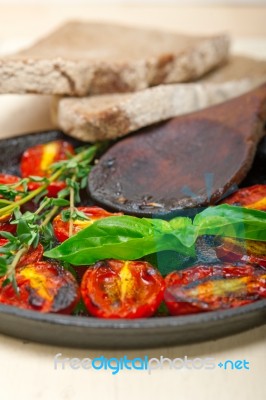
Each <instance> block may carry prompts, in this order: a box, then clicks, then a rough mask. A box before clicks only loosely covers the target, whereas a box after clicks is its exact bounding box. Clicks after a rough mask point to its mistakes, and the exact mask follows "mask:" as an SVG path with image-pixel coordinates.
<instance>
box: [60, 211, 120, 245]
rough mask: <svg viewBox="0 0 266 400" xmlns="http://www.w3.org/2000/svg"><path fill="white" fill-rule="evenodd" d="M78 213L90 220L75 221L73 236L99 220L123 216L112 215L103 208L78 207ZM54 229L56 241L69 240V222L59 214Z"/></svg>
mask: <svg viewBox="0 0 266 400" xmlns="http://www.w3.org/2000/svg"><path fill="white" fill-rule="evenodd" d="M77 210H78V211H81V212H83V213H84V214H85V215H86V216H87V217H88V218H90V220H84V221H80V220H75V221H73V234H76V233H78V232H79V231H81V230H82V229H85V228H87V227H88V226H90V225H91V224H92V223H93V222H94V221H97V220H98V219H102V218H107V217H112V216H115V215H122V214H121V213H110V212H108V211H106V210H104V209H103V208H100V207H97V206H94V207H77ZM53 229H54V234H55V237H56V239H57V240H58V241H59V242H64V241H65V240H67V239H68V238H69V222H64V221H63V220H62V217H61V214H58V215H57V216H56V217H55V218H54V220H53Z"/></svg>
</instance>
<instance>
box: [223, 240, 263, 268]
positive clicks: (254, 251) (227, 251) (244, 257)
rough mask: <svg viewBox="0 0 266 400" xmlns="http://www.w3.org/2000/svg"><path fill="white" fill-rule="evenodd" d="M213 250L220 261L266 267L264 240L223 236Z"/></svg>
mask: <svg viewBox="0 0 266 400" xmlns="http://www.w3.org/2000/svg"><path fill="white" fill-rule="evenodd" d="M215 250H216V254H217V257H218V258H219V259H220V260H221V261H225V262H244V263H250V264H257V265H259V266H260V267H262V268H265V269H266V242H258V241H255V240H246V241H241V240H238V239H233V238H223V239H222V243H221V245H219V246H218V247H216V249H215Z"/></svg>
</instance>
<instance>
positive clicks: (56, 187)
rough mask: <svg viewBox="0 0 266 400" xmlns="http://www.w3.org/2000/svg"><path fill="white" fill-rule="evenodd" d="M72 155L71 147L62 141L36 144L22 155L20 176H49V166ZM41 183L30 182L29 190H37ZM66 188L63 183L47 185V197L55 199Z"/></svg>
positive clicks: (72, 149) (57, 182)
mask: <svg viewBox="0 0 266 400" xmlns="http://www.w3.org/2000/svg"><path fill="white" fill-rule="evenodd" d="M69 153H70V154H74V148H73V146H72V145H71V144H70V143H68V142H65V141H63V140H55V141H53V142H49V143H46V144H38V145H36V146H33V147H30V148H28V149H27V150H26V151H25V152H24V153H23V155H22V159H21V174H22V177H23V178H26V177H28V176H31V175H32V176H40V177H45V176H49V175H50V174H51V171H50V166H51V165H52V164H53V163H55V162H57V161H61V160H66V159H67V158H68V154H69ZM40 185H41V183H39V182H30V183H29V184H28V188H29V190H35V189H37V188H38V187H39V186H40ZM65 187H66V184H65V182H63V181H56V182H53V183H51V184H50V185H49V187H48V189H47V190H48V196H50V197H56V195H57V193H58V192H59V191H60V190H62V189H64V188H65Z"/></svg>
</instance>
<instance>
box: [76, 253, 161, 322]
mask: <svg viewBox="0 0 266 400" xmlns="http://www.w3.org/2000/svg"><path fill="white" fill-rule="evenodd" d="M164 288H165V284H164V279H163V277H162V276H161V274H160V273H159V272H158V271H157V270H156V269H155V268H154V267H153V266H152V265H151V264H149V263H147V262H142V261H120V260H105V261H100V262H98V263H96V264H95V265H94V266H91V267H89V268H88V270H87V271H86V272H85V275H84V276H83V279H82V282H81V295H82V298H83V301H84V303H85V305H86V307H87V309H88V311H89V312H90V314H91V315H93V316H95V317H100V318H131V319H132V318H143V317H150V316H151V315H153V314H154V313H155V312H156V310H157V308H158V307H159V305H160V303H161V301H162V299H163V292H164Z"/></svg>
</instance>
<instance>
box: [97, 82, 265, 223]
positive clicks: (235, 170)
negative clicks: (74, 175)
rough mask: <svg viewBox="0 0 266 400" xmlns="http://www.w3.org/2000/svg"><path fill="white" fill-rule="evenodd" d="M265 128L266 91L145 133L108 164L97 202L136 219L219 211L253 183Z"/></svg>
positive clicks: (117, 149)
mask: <svg viewBox="0 0 266 400" xmlns="http://www.w3.org/2000/svg"><path fill="white" fill-rule="evenodd" d="M265 120H266V84H264V85H263V86H261V87H259V88H258V89H256V90H254V91H252V92H249V93H248V94H246V95H243V96H241V97H238V98H236V99H233V100H231V101H227V102H225V103H223V104H221V105H218V106H215V107H210V108H206V109H204V110H203V111H199V112H195V113H192V114H188V115H184V116H182V117H177V118H173V119H171V120H168V121H166V122H163V123H160V124H157V125H153V126H150V127H148V128H146V129H141V130H140V131H138V133H136V134H135V135H132V136H129V137H127V138H125V139H123V140H121V141H119V142H117V143H116V144H114V145H113V146H112V147H111V148H110V149H109V150H108V151H107V152H106V153H105V154H104V155H103V156H102V157H101V159H100V160H99V162H98V164H97V165H96V166H95V167H94V169H93V170H92V172H91V174H90V177H89V192H90V195H91V197H92V199H93V200H94V201H96V202H97V203H100V204H102V205H103V206H106V207H109V208H111V209H114V210H120V211H124V212H126V213H129V214H134V215H148V216H152V215H158V214H166V213H169V212H173V211H176V210H180V209H184V208H192V207H198V206H204V205H208V204H214V203H215V202H216V201H218V200H219V199H220V198H221V197H222V196H223V195H224V193H225V192H227V191H228V190H229V189H230V188H231V187H232V185H237V184H239V183H240V182H241V181H242V180H243V178H244V177H245V176H246V174H247V172H248V170H249V168H250V167H251V164H252V161H253V158H254V155H255V151H256V147H257V144H258V142H259V141H260V139H261V138H262V137H263V136H264V134H265ZM265 168H266V166H265Z"/></svg>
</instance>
